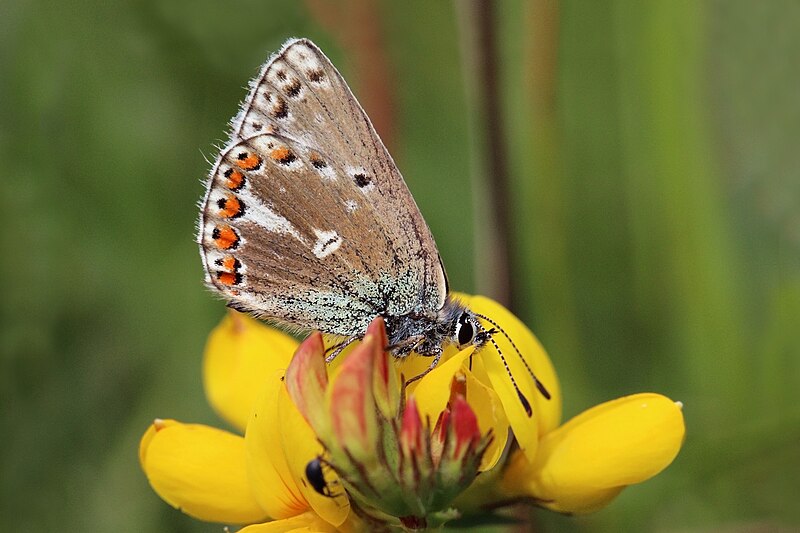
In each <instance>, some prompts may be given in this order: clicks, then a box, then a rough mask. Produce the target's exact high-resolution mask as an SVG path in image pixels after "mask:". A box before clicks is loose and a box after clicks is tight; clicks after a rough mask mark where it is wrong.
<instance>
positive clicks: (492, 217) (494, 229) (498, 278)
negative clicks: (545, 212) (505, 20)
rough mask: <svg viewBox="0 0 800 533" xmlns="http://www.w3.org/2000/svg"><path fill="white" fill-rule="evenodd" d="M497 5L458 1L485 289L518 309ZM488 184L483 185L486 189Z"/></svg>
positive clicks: (481, 281)
mask: <svg viewBox="0 0 800 533" xmlns="http://www.w3.org/2000/svg"><path fill="white" fill-rule="evenodd" d="M495 5H496V4H495V3H494V2H491V1H489V0H479V1H474V2H459V1H457V2H455V6H456V9H457V10H458V12H459V15H460V22H461V24H460V25H461V32H462V50H463V56H464V70H465V75H466V84H467V90H468V92H469V100H470V104H471V106H472V108H473V113H474V115H475V119H474V120H473V121H472V130H473V131H472V133H473V138H474V139H475V140H474V141H473V145H474V148H475V149H477V150H478V151H479V154H478V157H476V158H474V159H473V162H474V164H476V165H478V168H477V172H476V174H477V177H478V179H479V181H482V182H483V183H482V184H481V183H476V187H475V189H476V200H477V202H478V203H479V204H483V205H484V206H487V207H488V209H476V216H478V217H484V216H485V217H488V218H487V219H486V220H480V221H479V222H478V226H483V227H487V228H488V234H487V233H486V232H483V234H482V235H481V234H478V235H477V236H476V241H477V242H476V248H477V258H478V260H479V261H481V262H482V263H483V264H482V265H478V270H479V272H480V274H481V276H482V277H483V278H484V279H479V280H478V281H479V289H480V290H481V291H483V292H487V293H488V294H489V295H490V296H492V297H493V298H495V299H496V300H498V301H499V302H501V303H503V304H504V305H506V306H508V307H510V308H511V309H513V308H514V287H513V280H512V277H511V271H512V268H511V267H512V265H511V258H512V256H511V249H512V247H513V246H512V242H513V234H512V231H511V201H510V197H509V175H508V157H507V149H508V148H507V145H506V136H505V124H504V120H503V112H502V106H501V101H500V100H501V94H500V93H501V90H500V89H501V87H500V74H499V66H498V51H497V32H496V30H495V25H496V16H495ZM481 185H482V186H481Z"/></svg>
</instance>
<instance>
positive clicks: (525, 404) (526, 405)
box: [476, 315, 533, 417]
mask: <svg viewBox="0 0 800 533" xmlns="http://www.w3.org/2000/svg"><path fill="white" fill-rule="evenodd" d="M476 316H480V315H476ZM479 326H480V324H479ZM480 328H481V329H483V326H480ZM484 331H486V330H484ZM489 341H491V343H492V344H493V345H494V349H495V350H497V354H498V355H499V356H500V360H501V361H502V362H503V366H504V367H505V368H506V374H508V377H509V379H510V380H511V384H512V385H514V390H515V391H517V396H518V397H519V401H520V403H521V404H522V407H523V408H524V409H525V414H527V415H528V416H529V417H530V416H532V415H533V409H531V404H530V402H529V401H528V399H527V398H526V397H525V395H524V394H522V391H521V390H520V388H519V385H517V380H516V379H514V374H512V373H511V369H510V368H509V367H508V361H506V358H505V356H504V355H503V352H502V351H501V350H500V346H498V345H497V342H496V341H495V340H494V339H493V338H492V337H491V336H489Z"/></svg>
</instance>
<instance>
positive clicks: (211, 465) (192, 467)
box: [139, 420, 267, 524]
mask: <svg viewBox="0 0 800 533" xmlns="http://www.w3.org/2000/svg"><path fill="white" fill-rule="evenodd" d="M139 458H140V461H141V464H142V469H143V470H144V472H145V474H146V475H147V479H148V480H149V481H150V485H151V486H152V487H153V490H154V491H155V492H156V494H158V495H159V496H160V497H161V498H162V499H163V500H164V501H166V502H167V503H169V504H170V505H172V506H173V507H176V508H178V509H180V510H181V511H183V512H184V513H186V514H188V515H190V516H193V517H195V518H198V519H200V520H205V521H209V522H225V523H230V524H243V523H251V522H255V521H259V520H264V519H265V518H266V516H267V513H265V512H264V510H263V509H262V508H261V507H260V506H259V505H258V503H257V502H256V500H255V497H254V495H253V493H252V491H251V489H250V483H249V480H248V477H247V469H246V467H245V453H244V439H242V437H239V436H238V435H234V434H232V433H228V432H227V431H222V430H219V429H216V428H212V427H208V426H203V425H199V424H181V423H179V422H175V421H174V420H157V421H156V422H154V423H153V424H152V425H151V426H150V428H148V430H147V431H146V432H145V434H144V436H143V437H142V441H141V444H140V448H139Z"/></svg>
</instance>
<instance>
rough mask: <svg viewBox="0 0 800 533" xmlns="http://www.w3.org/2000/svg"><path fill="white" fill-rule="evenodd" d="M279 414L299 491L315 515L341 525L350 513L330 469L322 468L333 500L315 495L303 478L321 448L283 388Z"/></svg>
mask: <svg viewBox="0 0 800 533" xmlns="http://www.w3.org/2000/svg"><path fill="white" fill-rule="evenodd" d="M278 411H279V416H280V424H281V426H280V434H281V443H282V448H283V449H284V450H286V452H287V453H286V456H287V465H288V467H289V471H290V473H291V474H292V476H293V477H294V479H295V482H296V484H297V486H298V488H299V489H300V492H301V493H302V495H303V497H304V498H305V500H306V501H308V503H309V504H310V505H311V508H312V509H313V510H314V511H315V512H316V514H317V515H319V516H321V517H322V518H323V519H324V520H325V521H326V522H328V523H331V524H333V525H335V526H339V525H341V524H342V523H343V522H344V521H345V519H346V518H347V515H348V513H349V512H350V502H349V501H348V499H347V496H345V495H344V492H343V489H342V488H341V486H340V485H338V476H337V475H336V473H335V472H334V471H333V469H330V468H327V469H325V472H324V474H325V479H326V481H327V482H328V486H329V487H332V488H331V493H332V494H333V495H334V497H328V496H323V495H322V494H320V493H318V492H317V491H316V490H314V488H313V487H312V486H311V485H310V484H309V482H308V480H307V479H306V478H305V472H306V466H307V465H308V462H309V461H311V460H312V459H314V458H316V457H317V456H319V455H321V454H322V452H323V449H322V445H320V443H319V441H318V440H317V437H316V435H315V434H314V431H313V430H312V429H311V426H309V425H308V422H306V420H305V418H303V415H302V414H301V413H300V411H299V410H298V409H297V407H296V406H295V404H294V402H293V401H292V399H291V397H290V396H289V392H288V391H287V390H286V388H285V387H284V388H283V389H282V390H281V391H280V392H279V393H278Z"/></svg>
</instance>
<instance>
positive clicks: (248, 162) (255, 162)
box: [236, 154, 261, 170]
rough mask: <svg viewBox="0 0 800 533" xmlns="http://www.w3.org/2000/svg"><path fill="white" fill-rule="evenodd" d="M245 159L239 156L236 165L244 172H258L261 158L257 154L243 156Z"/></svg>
mask: <svg viewBox="0 0 800 533" xmlns="http://www.w3.org/2000/svg"><path fill="white" fill-rule="evenodd" d="M242 155H244V157H241V156H239V158H238V159H237V160H236V165H238V166H239V168H242V169H244V170H256V169H258V168H259V167H260V166H261V158H260V157H258V156H257V155H256V154H242Z"/></svg>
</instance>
